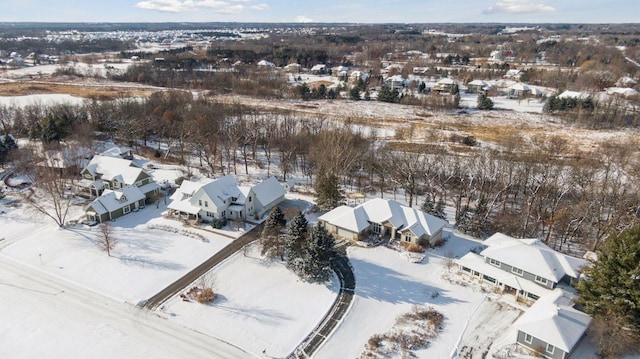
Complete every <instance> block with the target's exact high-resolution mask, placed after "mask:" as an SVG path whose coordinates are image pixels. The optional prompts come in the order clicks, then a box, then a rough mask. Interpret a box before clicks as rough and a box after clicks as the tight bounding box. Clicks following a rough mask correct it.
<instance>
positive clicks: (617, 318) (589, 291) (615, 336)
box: [576, 227, 640, 358]
mask: <svg viewBox="0 0 640 359" xmlns="http://www.w3.org/2000/svg"><path fill="white" fill-rule="evenodd" d="M583 274H584V275H585V278H584V279H583V280H582V281H580V283H578V286H577V289H578V292H579V296H578V299H577V300H576V303H578V304H579V305H582V306H583V307H584V310H585V311H586V312H587V314H589V315H591V316H592V317H593V319H594V325H593V326H594V327H595V328H599V330H594V332H595V334H596V336H597V340H598V344H599V347H600V349H601V350H602V354H603V355H604V356H605V357H608V358H614V357H619V356H621V354H625V352H626V351H628V350H630V349H634V348H635V349H638V348H639V347H640V227H635V228H631V229H629V230H627V231H624V232H622V233H619V234H617V235H613V236H611V237H609V238H608V239H607V241H606V242H605V243H604V245H603V246H602V247H601V249H600V251H599V253H598V260H597V261H596V262H595V263H594V264H593V265H592V266H589V267H587V268H585V269H584V271H583Z"/></svg>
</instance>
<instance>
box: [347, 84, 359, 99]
mask: <svg viewBox="0 0 640 359" xmlns="http://www.w3.org/2000/svg"><path fill="white" fill-rule="evenodd" d="M349 98H350V99H352V100H354V101H360V88H359V87H358V86H356V87H354V88H352V89H351V90H350V91H349Z"/></svg>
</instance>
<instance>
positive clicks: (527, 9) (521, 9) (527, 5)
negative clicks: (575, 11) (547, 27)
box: [482, 0, 556, 14]
mask: <svg viewBox="0 0 640 359" xmlns="http://www.w3.org/2000/svg"><path fill="white" fill-rule="evenodd" d="M553 11H556V9H555V8H554V7H553V6H549V5H545V4H542V3H534V2H531V1H529V0H499V1H498V2H496V3H495V5H493V6H489V7H488V8H487V9H486V10H484V11H483V12H482V13H483V14H497V13H507V14H527V13H538V12H553Z"/></svg>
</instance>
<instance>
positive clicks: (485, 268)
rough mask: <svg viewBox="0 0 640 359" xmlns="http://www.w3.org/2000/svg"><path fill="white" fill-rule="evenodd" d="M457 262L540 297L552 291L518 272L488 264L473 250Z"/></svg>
mask: <svg viewBox="0 0 640 359" xmlns="http://www.w3.org/2000/svg"><path fill="white" fill-rule="evenodd" d="M456 263H457V264H459V265H461V266H464V267H467V268H470V269H472V270H474V271H476V272H479V273H482V274H485V275H487V276H489V277H491V278H493V279H495V280H496V281H498V282H500V283H504V284H506V285H508V286H510V287H511V288H515V289H518V290H523V291H525V292H527V293H532V294H535V295H537V296H538V297H543V296H546V295H548V294H549V292H550V291H551V290H550V289H547V288H545V287H542V286H539V285H537V284H535V283H533V282H531V281H529V280H526V279H524V278H522V277H520V276H518V275H516V274H513V273H510V272H506V271H504V270H502V269H500V268H498V267H495V266H492V265H490V264H487V263H486V262H485V261H484V258H483V257H482V256H480V255H477V254H475V253H472V252H469V253H467V254H465V255H464V256H463V257H462V258H460V259H458V260H456Z"/></svg>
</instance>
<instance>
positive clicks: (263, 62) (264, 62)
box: [258, 60, 276, 67]
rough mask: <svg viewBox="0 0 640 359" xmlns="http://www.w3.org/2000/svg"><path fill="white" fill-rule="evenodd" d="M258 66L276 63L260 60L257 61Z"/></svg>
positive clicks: (271, 65)
mask: <svg viewBox="0 0 640 359" xmlns="http://www.w3.org/2000/svg"><path fill="white" fill-rule="evenodd" d="M258 66H267V67H275V66H276V65H275V64H274V63H273V62H269V61H267V60H260V61H259V62H258Z"/></svg>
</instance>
